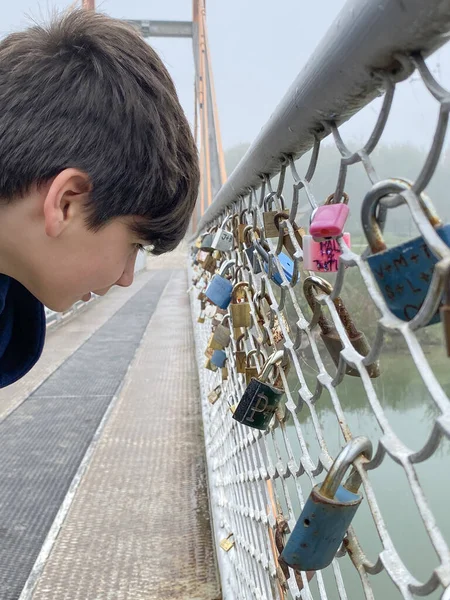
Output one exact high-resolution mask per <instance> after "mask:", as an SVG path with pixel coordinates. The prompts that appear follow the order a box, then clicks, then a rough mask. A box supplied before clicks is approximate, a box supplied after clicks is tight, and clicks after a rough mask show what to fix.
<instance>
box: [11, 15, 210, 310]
mask: <svg viewBox="0 0 450 600" xmlns="http://www.w3.org/2000/svg"><path fill="white" fill-rule="evenodd" d="M198 185H199V171H198V159H197V152H196V148H195V145H194V141H193V138H192V134H191V131H190V128H189V125H188V122H187V120H186V117H185V115H184V113H183V110H182V109H181V107H180V104H179V102H178V99H177V95H176V92H175V88H174V85H173V83H172V80H171V79H170V76H169V75H168V73H167V71H166V69H165V67H164V66H163V64H162V62H161V60H160V59H159V58H158V56H157V55H156V54H155V52H154V51H153V50H152V48H151V47H150V46H149V45H148V44H147V43H146V42H145V41H144V40H143V39H141V38H140V36H139V35H138V34H137V33H136V32H135V31H134V30H133V29H132V28H131V27H129V26H127V25H126V24H124V23H122V22H120V21H117V20H114V19H111V18H109V17H107V16H104V15H101V14H98V13H93V12H91V11H74V12H71V13H68V14H66V15H64V16H62V17H61V18H58V19H57V20H54V21H53V22H52V23H50V25H48V26H45V27H44V26H35V27H32V28H30V29H28V30H26V31H24V32H20V33H14V34H12V35H10V36H8V37H7V38H5V39H4V40H2V41H1V42H0V223H1V224H2V234H1V235H0V273H5V274H6V275H10V276H11V277H13V278H15V279H17V280H19V281H20V282H21V283H22V284H23V285H24V286H25V287H27V288H28V289H29V290H30V291H31V292H32V294H34V295H35V296H36V297H37V298H39V299H40V300H41V301H42V302H43V303H44V304H46V305H47V306H49V307H50V308H53V309H54V310H64V309H66V308H68V307H69V306H70V305H71V304H72V303H73V302H75V301H77V300H79V299H80V298H81V297H83V296H86V295H87V294H88V293H89V292H90V291H95V292H100V293H104V292H105V291H107V289H109V287H111V286H112V285H114V284H118V285H129V284H130V283H131V281H132V274H133V270H134V260H135V257H136V252H137V248H138V246H139V245H152V246H153V253H154V254H161V253H163V252H167V251H169V250H172V249H174V248H175V247H176V246H177V245H178V243H179V242H180V241H181V239H182V238H183V236H184V234H185V233H186V230H187V227H188V224H189V220H190V217H191V214H192V211H193V209H194V205H195V201H196V197H197V190H198Z"/></svg>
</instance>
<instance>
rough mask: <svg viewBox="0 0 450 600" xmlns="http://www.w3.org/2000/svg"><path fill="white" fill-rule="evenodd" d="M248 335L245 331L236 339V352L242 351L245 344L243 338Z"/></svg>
mask: <svg viewBox="0 0 450 600" xmlns="http://www.w3.org/2000/svg"><path fill="white" fill-rule="evenodd" d="M245 337H246V334H245V333H241V335H240V336H239V337H238V338H237V340H236V352H242V344H243V341H242V340H243V339H244V338H245Z"/></svg>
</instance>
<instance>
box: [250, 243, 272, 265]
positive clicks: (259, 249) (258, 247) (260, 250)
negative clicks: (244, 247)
mask: <svg viewBox="0 0 450 600" xmlns="http://www.w3.org/2000/svg"><path fill="white" fill-rule="evenodd" d="M253 245H254V246H255V250H256V251H257V253H258V254H259V255H260V257H261V258H262V259H263V261H264V262H265V263H267V264H269V254H268V252H267V251H266V250H264V248H263V247H262V246H261V244H260V243H259V242H258V240H255V241H254V242H253Z"/></svg>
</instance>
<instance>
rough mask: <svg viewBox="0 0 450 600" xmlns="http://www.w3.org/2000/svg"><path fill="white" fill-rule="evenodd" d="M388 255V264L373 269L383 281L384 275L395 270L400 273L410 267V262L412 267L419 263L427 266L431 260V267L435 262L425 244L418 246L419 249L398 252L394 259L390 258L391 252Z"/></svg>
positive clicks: (411, 248) (413, 248) (409, 248)
mask: <svg viewBox="0 0 450 600" xmlns="http://www.w3.org/2000/svg"><path fill="white" fill-rule="evenodd" d="M389 255H390V256H389V258H390V259H391V260H390V261H389V262H385V263H384V264H383V263H382V264H379V265H378V266H377V267H375V266H374V267H373V271H374V273H375V274H376V275H377V276H378V277H379V278H380V279H384V274H385V273H388V274H389V275H390V273H391V271H392V270H393V269H395V271H397V272H398V271H401V270H402V269H408V268H409V267H410V266H411V262H412V263H414V265H417V264H418V263H419V261H420V262H422V263H423V262H425V264H429V262H430V260H432V261H433V265H434V264H435V262H436V260H435V259H434V256H433V254H432V253H431V252H430V249H429V248H428V246H427V245H426V244H425V243H423V244H420V246H419V248H415V247H408V248H407V249H405V250H404V251H402V252H398V253H397V254H396V255H395V257H394V256H392V252H389ZM374 256H376V254H375V255H374Z"/></svg>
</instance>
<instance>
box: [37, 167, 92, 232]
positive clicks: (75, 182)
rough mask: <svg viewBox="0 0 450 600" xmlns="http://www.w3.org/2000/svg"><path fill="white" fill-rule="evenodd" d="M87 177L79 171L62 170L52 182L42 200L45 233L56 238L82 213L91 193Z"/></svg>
mask: <svg viewBox="0 0 450 600" xmlns="http://www.w3.org/2000/svg"><path fill="white" fill-rule="evenodd" d="M91 189H92V186H91V181H90V179H89V175H88V174H87V173H85V172H84V171H80V170H79V169H64V171H61V172H60V173H58V175H57V176H56V177H55V178H54V179H53V180H52V182H51V183H50V185H49V187H48V188H47V192H46V194H45V198H44V220H45V233H46V234H47V235H48V236H49V237H58V236H59V235H60V234H61V233H62V232H63V231H64V229H65V228H66V227H67V225H68V224H69V223H70V221H71V220H72V219H73V218H74V217H76V216H79V215H80V214H81V213H82V212H83V205H84V203H85V202H86V196H87V195H88V194H89V192H90V191H91Z"/></svg>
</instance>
